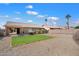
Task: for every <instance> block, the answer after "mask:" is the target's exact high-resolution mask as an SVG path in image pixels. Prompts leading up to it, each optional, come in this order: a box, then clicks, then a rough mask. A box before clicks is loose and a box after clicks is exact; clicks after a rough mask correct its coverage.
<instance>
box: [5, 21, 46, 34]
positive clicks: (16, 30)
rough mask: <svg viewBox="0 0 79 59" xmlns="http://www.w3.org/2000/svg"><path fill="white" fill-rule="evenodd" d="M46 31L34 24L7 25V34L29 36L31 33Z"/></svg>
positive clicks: (18, 23)
mask: <svg viewBox="0 0 79 59" xmlns="http://www.w3.org/2000/svg"><path fill="white" fill-rule="evenodd" d="M39 30H45V29H44V28H43V27H42V26H40V25H36V24H32V23H20V22H11V21H8V22H7V23H6V24H5V31H6V34H7V35H9V34H27V33H28V32H29V31H35V32H36V31H39Z"/></svg>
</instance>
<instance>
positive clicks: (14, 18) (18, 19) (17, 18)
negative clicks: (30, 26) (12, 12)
mask: <svg viewBox="0 0 79 59" xmlns="http://www.w3.org/2000/svg"><path fill="white" fill-rule="evenodd" d="M13 19H16V20H19V19H21V18H18V17H16V18H13Z"/></svg>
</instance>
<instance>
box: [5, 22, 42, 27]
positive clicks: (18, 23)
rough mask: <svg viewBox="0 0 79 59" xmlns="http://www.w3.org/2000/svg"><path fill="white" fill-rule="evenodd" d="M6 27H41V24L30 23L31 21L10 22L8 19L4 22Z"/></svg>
mask: <svg viewBox="0 0 79 59" xmlns="http://www.w3.org/2000/svg"><path fill="white" fill-rule="evenodd" d="M5 26H6V27H34V28H43V27H42V26H39V25H36V24H32V23H21V22H11V21H8V22H7V23H6V24H5Z"/></svg>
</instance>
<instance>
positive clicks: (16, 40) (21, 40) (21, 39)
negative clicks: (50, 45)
mask: <svg viewBox="0 0 79 59" xmlns="http://www.w3.org/2000/svg"><path fill="white" fill-rule="evenodd" d="M49 38H51V37H50V36H47V35H38V34H36V35H27V36H26V35H25V36H14V37H12V46H13V47H14V46H17V45H22V44H28V43H32V42H36V41H41V40H46V39H49Z"/></svg>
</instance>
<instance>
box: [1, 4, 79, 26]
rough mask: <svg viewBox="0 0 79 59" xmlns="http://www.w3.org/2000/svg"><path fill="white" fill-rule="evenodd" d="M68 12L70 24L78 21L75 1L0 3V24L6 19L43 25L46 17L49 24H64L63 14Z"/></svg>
mask: <svg viewBox="0 0 79 59" xmlns="http://www.w3.org/2000/svg"><path fill="white" fill-rule="evenodd" d="M67 14H70V15H71V16H72V17H71V20H70V22H71V25H75V24H78V23H79V4H77V3H72V4H71V3H69V4H68V3H66V4H65V3H5V4H0V25H4V24H5V23H6V22H7V21H15V22H24V23H35V24H40V25H43V24H45V21H44V19H45V18H48V19H49V21H48V24H49V25H52V24H53V25H57V26H65V25H66V23H65V22H66V18H65V16H66V15H67Z"/></svg>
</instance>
